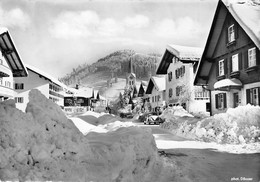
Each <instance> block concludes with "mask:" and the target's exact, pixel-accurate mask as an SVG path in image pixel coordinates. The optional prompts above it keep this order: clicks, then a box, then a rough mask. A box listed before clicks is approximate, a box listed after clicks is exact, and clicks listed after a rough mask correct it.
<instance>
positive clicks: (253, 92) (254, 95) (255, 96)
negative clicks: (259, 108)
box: [246, 87, 260, 106]
mask: <svg viewBox="0 0 260 182" xmlns="http://www.w3.org/2000/svg"><path fill="white" fill-rule="evenodd" d="M259 92H260V87H258V88H251V89H247V90H246V97H247V103H249V104H252V105H255V106H256V105H259V102H260V101H259Z"/></svg>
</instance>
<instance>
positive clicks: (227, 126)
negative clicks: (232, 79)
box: [162, 105, 260, 144]
mask: <svg viewBox="0 0 260 182" xmlns="http://www.w3.org/2000/svg"><path fill="white" fill-rule="evenodd" d="M162 127H163V128H167V129H170V130H171V131H172V132H173V133H175V134H176V135H179V136H184V137H186V138H190V139H197V140H202V141H206V142H217V143H228V144H239V143H241V144H244V143H254V142H258V141H259V140H260V107H259V106H251V105H247V106H239V107H237V108H230V109H228V110H227V112H226V113H221V114H216V115H214V116H212V117H208V118H205V119H203V120H201V121H199V120H198V119H195V118H194V120H192V119H189V118H183V117H182V118H176V117H173V118H171V120H168V122H165V123H163V124H162Z"/></svg>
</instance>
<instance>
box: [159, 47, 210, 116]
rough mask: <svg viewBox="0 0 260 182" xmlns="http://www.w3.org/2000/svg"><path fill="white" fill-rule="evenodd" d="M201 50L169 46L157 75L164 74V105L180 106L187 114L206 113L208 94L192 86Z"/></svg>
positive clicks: (200, 88)
mask: <svg viewBox="0 0 260 182" xmlns="http://www.w3.org/2000/svg"><path fill="white" fill-rule="evenodd" d="M201 52H202V50H201V49H200V48H196V47H187V46H179V45H169V46H167V48H166V51H165V53H164V55H163V57H162V60H161V62H160V65H159V67H158V69H157V74H166V75H167V77H166V104H167V105H168V106H176V105H181V106H183V108H185V109H186V110H187V111H188V112H193V113H197V112H206V111H207V107H209V102H210V100H209V92H208V91H207V90H205V89H203V88H202V87H198V86H193V80H194V76H195V70H196V66H197V64H198V61H199V59H200V56H201Z"/></svg>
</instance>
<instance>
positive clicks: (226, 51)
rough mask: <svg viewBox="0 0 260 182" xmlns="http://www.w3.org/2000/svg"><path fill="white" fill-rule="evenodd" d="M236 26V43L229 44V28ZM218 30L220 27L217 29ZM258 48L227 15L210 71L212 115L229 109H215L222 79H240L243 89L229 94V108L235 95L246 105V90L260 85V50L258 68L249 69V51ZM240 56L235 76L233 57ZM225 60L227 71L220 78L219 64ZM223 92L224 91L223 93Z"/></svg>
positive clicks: (257, 61) (257, 51)
mask: <svg viewBox="0 0 260 182" xmlns="http://www.w3.org/2000/svg"><path fill="white" fill-rule="evenodd" d="M232 24H234V25H235V35H236V38H235V41H234V42H233V43H228V41H227V40H228V39H227V37H228V27H229V26H230V25H232ZM216 29H218V27H216ZM253 47H256V45H255V44H254V43H253V41H252V40H251V39H250V38H249V36H248V35H247V34H246V33H245V31H244V30H243V29H242V28H241V26H240V25H239V24H238V23H237V22H236V21H235V20H234V18H233V17H232V16H231V14H230V13H227V16H226V19H225V23H224V25H223V28H222V31H221V34H220V37H219V40H218V43H217V46H216V48H215V51H214V54H213V57H212V60H213V65H212V67H211V70H210V75H209V82H208V85H209V89H210V90H212V92H211V98H212V104H211V109H212V114H213V115H214V114H217V113H222V112H225V111H226V110H227V109H216V107H215V103H216V101H215V95H216V94H217V93H220V92H221V91H214V84H215V83H216V82H217V81H219V80H222V79H226V78H228V79H231V78H237V79H239V80H240V81H241V82H242V84H243V87H242V88H241V89H240V90H237V89H231V90H229V91H227V92H225V93H226V94H227V108H229V107H230V108H233V107H234V98H233V94H234V93H236V92H237V93H238V94H239V99H240V105H246V89H248V88H252V86H253V85H255V86H259V85H260V56H259V49H258V48H256V55H257V56H256V64H257V66H256V68H255V69H251V68H248V63H247V62H248V49H250V48H253ZM235 54H238V59H239V71H238V72H236V73H235V74H234V72H232V59H231V58H232V56H233V55H235ZM222 59H224V60H225V61H226V64H225V66H226V69H225V75H224V76H218V62H219V61H220V60H222ZM222 92H223V91H222Z"/></svg>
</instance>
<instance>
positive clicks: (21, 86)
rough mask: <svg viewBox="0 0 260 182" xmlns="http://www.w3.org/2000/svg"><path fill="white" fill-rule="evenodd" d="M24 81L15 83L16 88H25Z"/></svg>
mask: <svg viewBox="0 0 260 182" xmlns="http://www.w3.org/2000/svg"><path fill="white" fill-rule="evenodd" d="M23 88H24V87H23V83H15V89H16V90H23Z"/></svg>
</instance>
